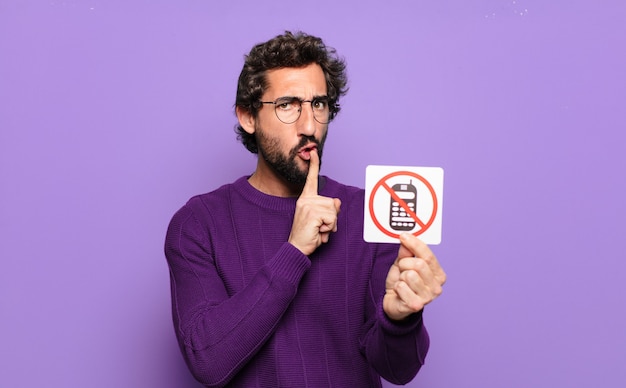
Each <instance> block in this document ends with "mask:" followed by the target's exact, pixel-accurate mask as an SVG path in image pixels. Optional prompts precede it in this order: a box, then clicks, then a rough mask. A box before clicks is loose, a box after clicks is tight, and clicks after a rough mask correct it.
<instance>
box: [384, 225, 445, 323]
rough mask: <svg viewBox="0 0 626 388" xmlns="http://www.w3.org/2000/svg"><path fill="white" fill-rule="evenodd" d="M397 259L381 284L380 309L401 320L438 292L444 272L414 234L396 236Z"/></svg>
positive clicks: (422, 305)
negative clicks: (397, 244)
mask: <svg viewBox="0 0 626 388" xmlns="http://www.w3.org/2000/svg"><path fill="white" fill-rule="evenodd" d="M400 244H401V245H400V249H399V250H398V258H397V259H396V261H395V262H394V263H393V265H392V266H391V268H390V269H389V272H388V273H387V279H386V283H385V288H386V292H385V297H384V299H383V309H384V311H385V314H387V316H388V317H389V318H390V319H393V320H398V321H399V320H402V319H404V318H406V317H408V316H409V315H410V314H413V313H416V312H418V311H420V310H422V309H423V308H424V306H426V305H427V304H428V303H430V302H432V301H433V300H435V298H437V297H438V296H439V295H440V294H441V292H442V286H443V284H444V283H445V282H446V274H445V272H444V271H443V269H442V268H441V266H440V265H439V262H438V261H437V258H436V257H435V255H434V254H433V252H432V251H431V250H430V248H428V245H426V244H424V243H423V242H422V241H420V240H419V239H418V238H416V237H415V236H412V235H410V234H408V233H403V234H401V235H400Z"/></svg>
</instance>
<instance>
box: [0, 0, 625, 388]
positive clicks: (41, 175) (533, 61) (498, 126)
mask: <svg viewBox="0 0 626 388" xmlns="http://www.w3.org/2000/svg"><path fill="white" fill-rule="evenodd" d="M624 4H625V3H624V2H623V1H621V0H614V1H602V0H586V1H583V0H581V1H575V0H573V1H552V2H549V1H544V0H542V1H539V0H534V1H524V0H517V1H510V0H480V1H478V0H477V1H465V0H447V1H443V0H441V1H393V0H390V1H380V0H377V1H345V2H340V1H337V0H331V1H326V0H317V1H310V2H306V1H304V2H302V1H301V2H284V1H249V2H243V1H233V2H210V1H199V0H196V1H180V0H178V1H176V0H169V1H165V0H162V1H158V0H153V1H149V0H136V1H122V0H109V1H104V0H102V1H98V0H82V1H78V0H74V1H70V0H68V1H43V0H37V1H36V0H30V1H26V0H24V1H19V0H0V185H1V186H0V258H1V263H2V267H1V268H0V311H1V313H0V314H1V319H0V325H1V330H0V348H1V350H0V386H2V387H35V386H46V387H163V388H166V387H197V384H196V383H194V382H193V379H192V378H191V377H190V376H189V374H188V372H187V370H186V368H185V366H184V363H183V361H182V357H181V356H180V354H179V351H178V349H177V346H176V343H175V339H174V333H173V329H172V323H171V318H170V305H169V301H170V299H169V298H170V297H169V283H168V282H169V278H168V271H167V266H166V263H165V259H164V257H163V253H162V244H163V239H164V234H165V229H166V227H167V223H168V222H169V219H170V217H171V216H172V214H173V213H174V211H176V210H177V209H178V208H179V207H180V206H181V205H182V204H183V203H184V202H185V201H186V200H187V199H188V198H189V197H190V196H191V195H193V194H197V193H201V192H206V191H209V190H212V189H214V188H217V187H218V186H219V185H221V184H223V183H226V182H230V181H233V180H235V179H236V178H237V177H239V176H241V175H243V174H246V173H249V172H251V171H252V170H253V168H254V166H255V158H254V157H253V156H252V155H250V154H248V153H247V151H245V149H244V148H243V146H241V145H240V144H238V143H237V142H236V140H235V136H234V133H233V126H234V124H235V116H234V114H233V112H232V105H233V101H234V96H235V86H236V78H237V76H238V73H239V71H240V69H241V65H242V60H243V54H244V53H246V52H247V51H248V50H249V49H250V48H251V46H252V45H253V44H255V43H257V42H260V41H264V40H266V39H268V38H270V37H272V36H274V35H276V34H278V33H280V32H282V31H283V30H285V29H302V30H305V31H307V32H310V33H313V34H318V35H320V36H322V37H323V38H325V40H326V41H327V43H328V44H329V45H331V46H334V47H336V48H337V49H338V51H339V52H340V54H342V55H343V56H345V58H346V59H347V61H348V69H349V76H350V85H351V91H350V93H349V94H348V96H347V97H346V98H345V100H344V101H343V103H342V106H343V111H342V113H341V114H340V115H339V117H338V119H337V120H336V121H335V122H334V123H333V124H332V125H331V132H330V136H329V141H328V146H327V150H326V153H325V160H324V169H323V172H324V173H325V174H328V175H331V176H332V177H334V178H336V179H338V180H340V181H343V182H345V183H348V184H353V185H358V186H361V187H362V186H363V185H364V171H365V167H366V165H368V164H392V165H422V166H440V167H443V168H444V170H445V174H446V176H445V190H444V192H445V194H444V197H445V199H444V211H443V215H444V218H443V241H442V244H441V245H439V246H436V247H434V248H433V249H434V251H435V253H436V254H437V255H438V256H439V258H440V260H441V262H442V264H443V266H444V268H445V269H446V271H447V273H448V275H449V283H448V284H447V285H446V287H445V292H444V294H443V295H442V297H441V298H440V299H438V300H437V301H436V302H435V303H433V304H432V305H431V306H429V307H428V309H427V314H426V320H427V321H426V322H427V325H428V327H429V330H430V332H431V338H432V347H431V352H430V354H429V356H428V359H427V365H426V366H425V367H424V368H423V370H422V372H421V373H420V374H419V375H418V377H417V378H416V379H415V380H414V382H412V383H411V384H410V385H409V386H410V387H430V388H436V387H441V388H450V387H487V388H496V387H497V388H500V387H508V388H512V387H546V388H547V387H600V386H601V387H623V386H624V384H625V383H626V369H625V368H624V363H625V362H626V289H625V284H626V282H625V280H626V279H625V275H624V273H625V271H626V264H625V259H626V254H625V253H624V251H625V250H624V247H623V241H624V235H625V232H626V227H625V226H624V224H625V223H624V220H625V219H626V206H625V205H624V203H625V202H624V201H625V197H626V179H625V178H626V142H625V141H624V140H625V139H624V135H623V133H624V131H625V130H626V115H625V110H626V108H625V106H626V56H625V54H624V48H625V47H626V23H625V22H624V20H626V5H624ZM387 386H389V385H387Z"/></svg>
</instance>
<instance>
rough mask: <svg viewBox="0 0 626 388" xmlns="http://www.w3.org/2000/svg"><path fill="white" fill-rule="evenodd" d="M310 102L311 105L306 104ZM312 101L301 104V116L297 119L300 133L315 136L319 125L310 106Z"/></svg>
mask: <svg viewBox="0 0 626 388" xmlns="http://www.w3.org/2000/svg"><path fill="white" fill-rule="evenodd" d="M307 104H309V106H305V105H307ZM310 104H311V103H310V102H304V103H302V105H301V106H300V109H301V111H300V118H299V119H298V121H296V124H297V126H298V134H300V135H305V136H313V135H315V130H316V127H317V125H318V123H317V121H315V117H313V109H312V108H311V106H310Z"/></svg>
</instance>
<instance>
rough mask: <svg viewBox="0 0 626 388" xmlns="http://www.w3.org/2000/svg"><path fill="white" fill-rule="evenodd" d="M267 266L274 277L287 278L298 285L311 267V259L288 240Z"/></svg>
mask: <svg viewBox="0 0 626 388" xmlns="http://www.w3.org/2000/svg"><path fill="white" fill-rule="evenodd" d="M267 266H268V267H269V268H270V270H271V273H272V274H273V277H278V278H282V279H285V280H287V281H288V282H290V283H291V284H293V285H294V286H296V287H297V286H298V284H299V283H300V279H302V276H303V275H304V274H305V273H306V271H307V270H308V269H309V267H311V260H309V258H308V257H307V256H306V255H305V254H303V253H302V252H301V251H300V250H299V249H298V248H296V247H294V246H293V245H291V244H289V243H287V242H286V243H284V244H283V245H282V246H281V247H280V249H279V250H278V252H276V254H275V255H274V258H273V259H272V260H270V261H269V262H268V263H267Z"/></svg>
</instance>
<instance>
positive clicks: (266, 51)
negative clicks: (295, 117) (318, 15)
mask: <svg viewBox="0 0 626 388" xmlns="http://www.w3.org/2000/svg"><path fill="white" fill-rule="evenodd" d="M312 63H316V64H318V65H319V66H320V67H321V68H322V71H323V72H324V76H325V77H326V88H327V93H328V98H329V106H330V119H331V120H332V119H333V118H334V117H335V116H336V115H337V113H339V110H340V107H339V97H341V96H343V95H345V94H346V93H347V92H348V88H347V83H348V79H347V76H346V63H345V61H344V60H343V59H341V58H339V57H338V56H337V54H336V51H335V49H333V48H331V47H327V46H326V45H325V44H324V42H323V41H322V39H320V38H318V37H316V36H312V35H308V34H305V33H303V32H296V33H295V34H294V33H292V32H290V31H286V32H285V33H284V34H282V35H278V36H276V37H274V38H273V39H270V40H269V41H267V42H265V43H260V44H258V45H256V46H254V47H253V48H252V50H250V53H249V54H248V55H246V57H245V62H244V65H243V69H242V70H241V74H240V75H239V81H238V83H237V97H236V100H235V107H236V108H237V107H238V108H240V109H245V110H247V111H248V112H250V113H251V114H252V116H253V117H256V116H257V114H258V112H259V109H260V107H261V103H260V102H259V100H260V99H261V97H262V96H263V93H264V92H265V90H266V89H267V87H268V85H267V77H266V72H267V71H268V70H272V69H279V68H285V67H305V66H307V65H310V64H312ZM235 131H236V132H237V138H238V139H239V140H240V141H241V142H242V143H243V145H244V146H245V147H246V148H247V149H248V150H249V151H250V152H252V153H255V154H256V153H258V151H259V150H258V147H257V143H256V138H255V136H254V134H249V133H247V132H246V131H245V130H244V129H243V128H242V127H241V125H237V127H236V129H235Z"/></svg>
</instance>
